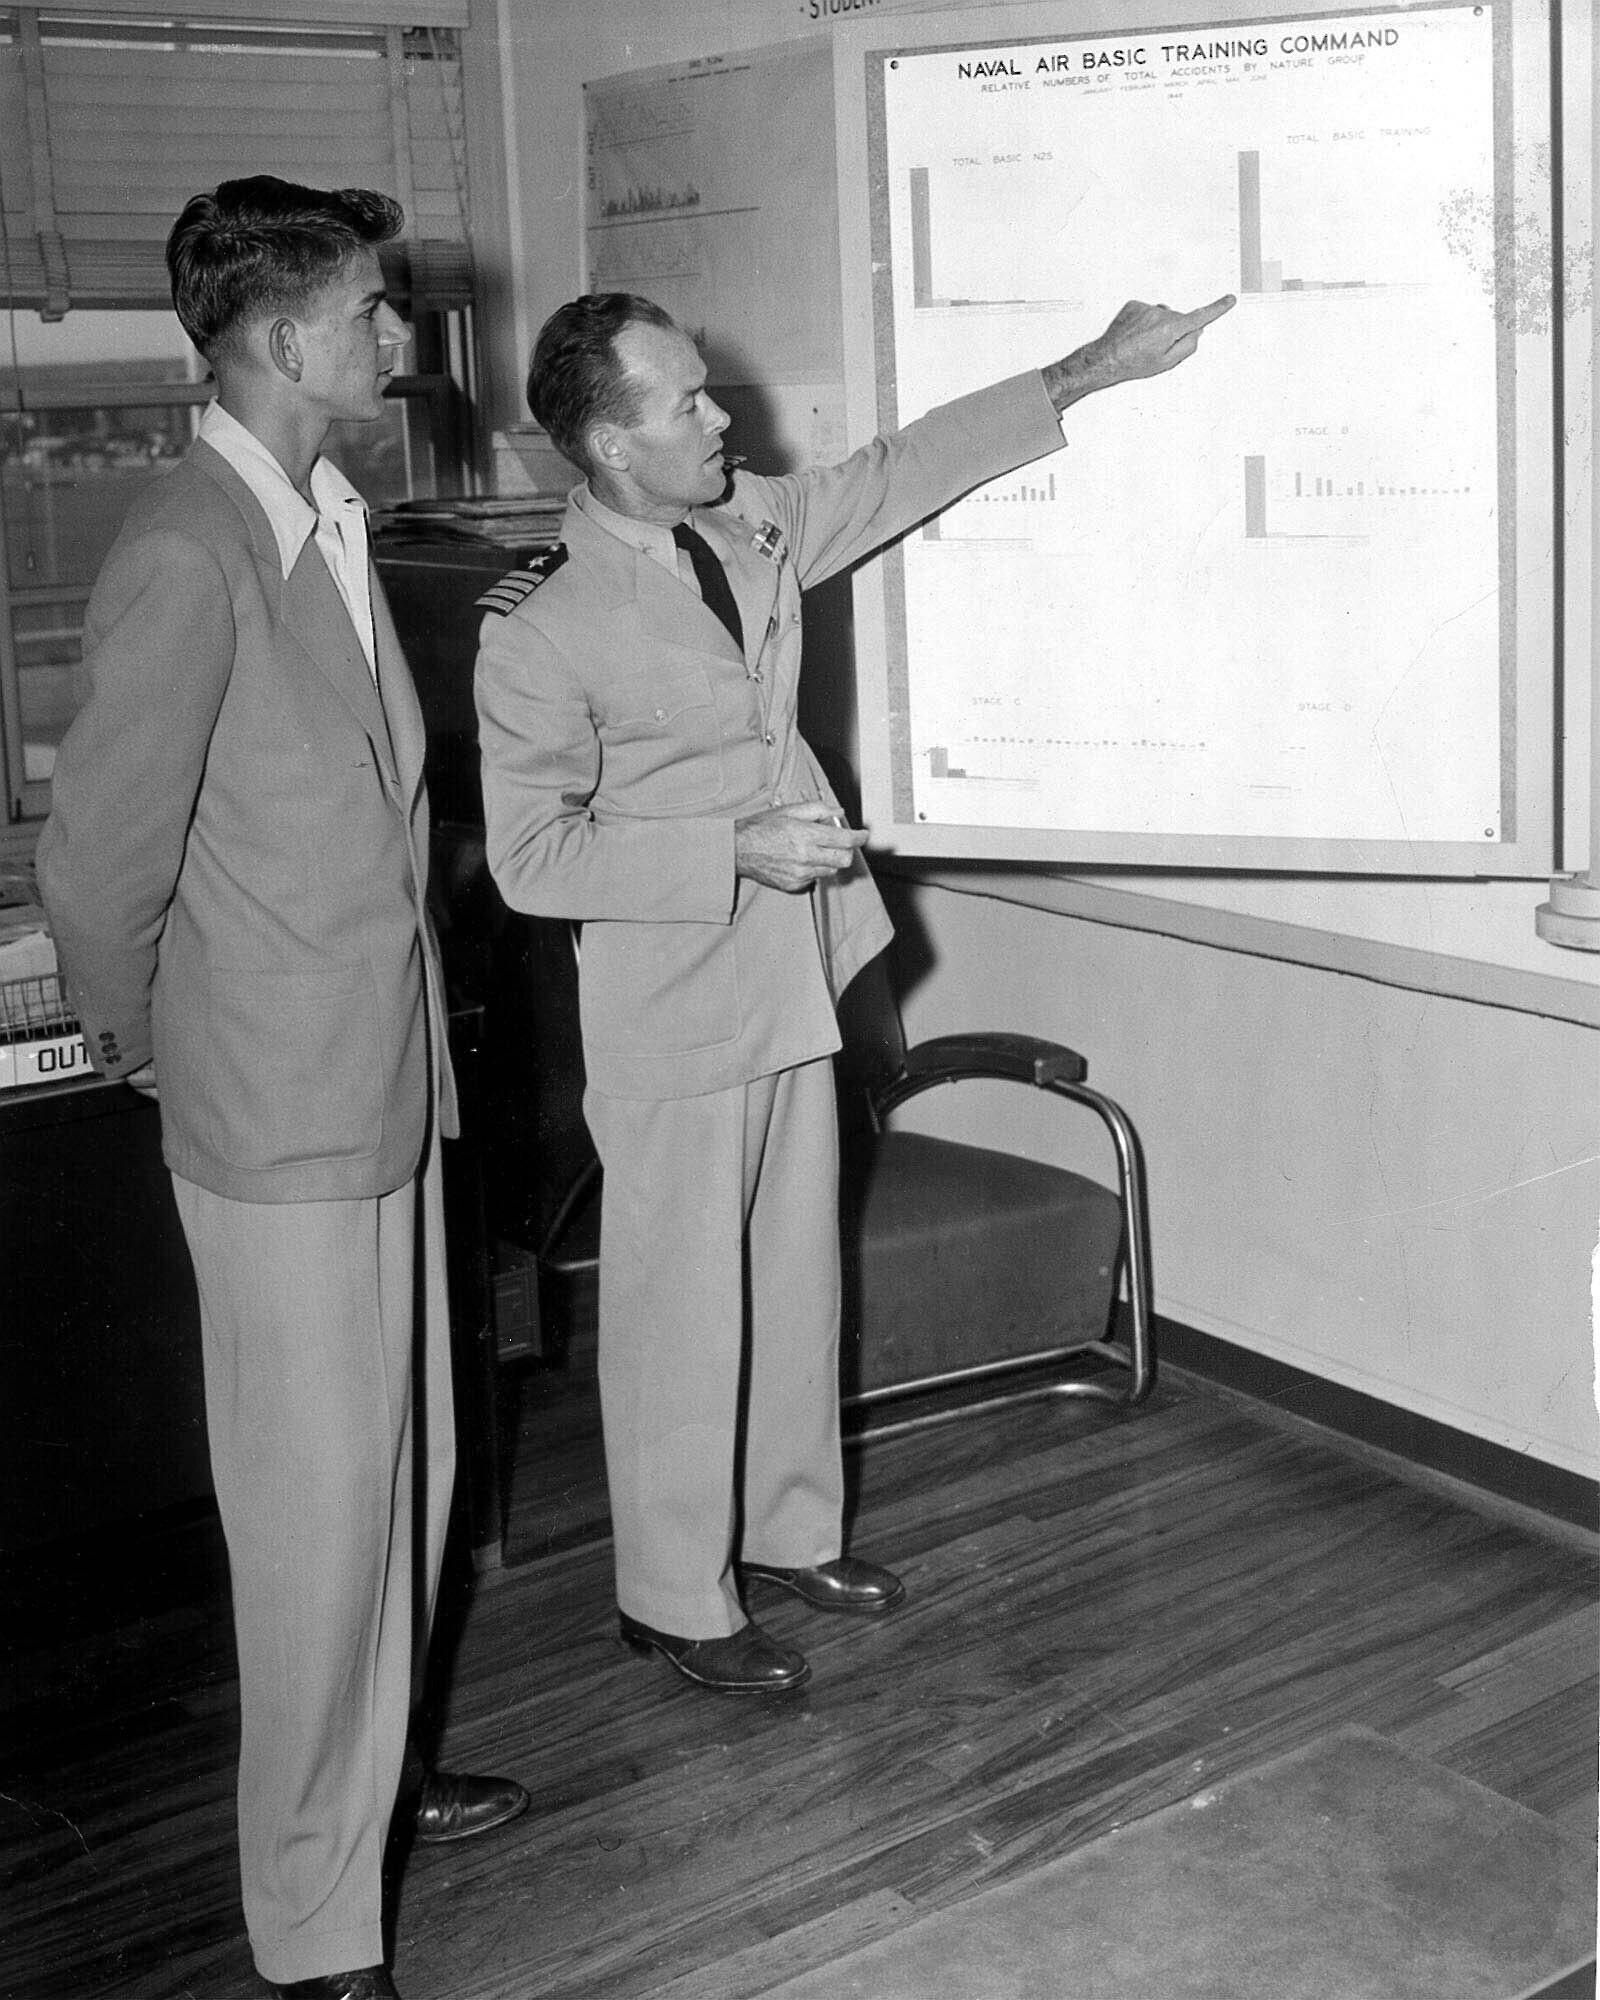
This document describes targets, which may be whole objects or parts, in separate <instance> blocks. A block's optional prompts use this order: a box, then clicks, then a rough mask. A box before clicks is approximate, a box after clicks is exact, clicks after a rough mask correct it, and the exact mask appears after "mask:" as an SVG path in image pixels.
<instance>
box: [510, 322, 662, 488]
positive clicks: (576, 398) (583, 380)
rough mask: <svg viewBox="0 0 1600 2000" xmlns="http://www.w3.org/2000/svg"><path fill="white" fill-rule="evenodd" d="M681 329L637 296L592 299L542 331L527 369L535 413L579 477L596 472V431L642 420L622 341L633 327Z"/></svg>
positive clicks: (530, 397)
mask: <svg viewBox="0 0 1600 2000" xmlns="http://www.w3.org/2000/svg"><path fill="white" fill-rule="evenodd" d="M677 325H678V322H677V321H676V320H675V319H674V318H673V317H672V315H671V313H669V312H666V311H665V310H663V308H662V307H660V306H658V305H657V304H656V302H655V300H654V299H645V298H640V297H639V295H638V294H637V293H636V292H585V294H584V295H583V297H582V298H581V299H573V300H571V301H570V302H569V303H568V304H567V305H564V306H558V307H557V308H556V310H555V311H554V312H553V313H552V314H551V315H550V317H549V318H548V319H547V320H546V321H545V323H544V325H543V326H542V327H541V328H540V329H539V338H538V339H537V340H536V341H535V342H534V344H533V359H532V361H531V362H530V363H529V366H528V408H529V409H530V410H531V411H532V412H533V418H534V422H535V423H538V424H542V425H543V426H544V428H545V430H546V431H548V432H549V434H550V442H551V443H552V444H553V445H554V446H555V448H556V450H557V451H559V452H560V453H561V454H562V456H563V457H564V458H569V459H571V461H572V463H573V464H574V465H575V466H577V468H578V470H579V471H580V472H588V471H589V470H590V465H589V443H588V438H589V431H590V429H591V427H592V426H593V425H595V424H597V423H610V424H621V425H628V424H634V423H637V422H638V420H639V409H640V403H639V385H638V383H637V382H635V381H634V379H633V377H632V376H631V375H630V374H629V373H628V371H627V369H626V368H625V367H624V366H623V364H622V362H621V361H620V360H619V359H618V358H617V335H618V334H619V333H621V332H622V331H623V329H624V328H625V327H630V326H660V327H671V328H672V329H673V330H674V331H676V330H677Z"/></svg>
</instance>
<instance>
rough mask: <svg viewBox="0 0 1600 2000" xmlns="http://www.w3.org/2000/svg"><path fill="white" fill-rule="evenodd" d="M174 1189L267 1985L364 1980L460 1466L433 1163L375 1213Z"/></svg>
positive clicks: (249, 1893) (252, 1906) (250, 1887)
mask: <svg viewBox="0 0 1600 2000" xmlns="http://www.w3.org/2000/svg"><path fill="white" fill-rule="evenodd" d="M173 1185H174V1190H175V1193H176V1196H177V1203H178V1212H179V1215H180V1217H181V1218H182V1222H183V1227H184V1233H185V1235H186V1236H187V1238H188V1241H189V1249H190V1253H191V1257H192V1259H193V1263H194V1269H195V1278H196V1282H197V1285H198V1289H199V1295H200V1325H201V1338H202V1343H203V1353H204V1363H205V1390H206V1418H207V1426H208V1431H209V1439H210V1450H211V1465H212V1473H213V1477H214V1480H215V1484H216V1490H217V1501H218V1506H219V1508H220V1511H221V1515H222V1525H223V1532H224V1534H225V1536H226V1538H227V1544H228V1562H229V1569H230V1573H231V1578H232V1588H233V1616H234V1630H235V1635H236V1638H237V1642H238V1654H239V1704H240V1753H239V1863H240V1877H241V1884H242V1888H243V1896H244V1910H245V1921H246V1925H247V1927H248V1930H249V1933H250V1942H251V1946H252V1949H253V1951H254V1953H255V1961H256V1966H257V1969H258V1970H259V1971H260V1972H261V1974H262V1976H263V1977H264V1978H266V1979H269V1980H274V1981H282V1982H288V1981H292V1980H297V1979H306V1978H310V1977H312V1976H313V1975H315V1974H318V1973H326V1972H335V1971H341V1970H346V1969H348V1968H350V1967H353V1966H360V1965H375V1964H378V1963H379V1962H381V1960H382V1959H383V1956H384V1949H383V1926H382V1916H383V1912H382V1863H383V1851H384V1845H385V1841H386V1839H387V1836H388V1830H389V1821H390V1816H391V1814H392V1812H393V1808H394V1802H395V1793H396V1789H397V1787H398V1784H399V1781H400V1771H401V1762H402V1758H403V1757H404V1754H405V1748H406V1740H407V1731H408V1727H409V1722H410V1715H411V1708H412V1702H413V1695H414V1689H415V1687H416V1685H417V1684H418V1681H419V1677H420V1669H421V1662H422V1657H423V1654H424V1651H425V1648H426V1642H427V1631H428V1626H429V1623H430V1621H431V1619H432V1615H433V1605H434V1597H435V1592H436V1589H437V1585H438V1579H439V1567H440V1562H441V1559H442V1557H443V1552H444V1536H445V1527H446V1523H447V1520H448V1515H449V1507H450V1491H451V1483H452V1479H453V1476H454V1465H455V1440H454V1428H453V1421H452V1413H451V1395H450V1354H449V1316H448V1302H447V1299H446V1294H445V1280H444V1222H443V1212H442V1205H441V1190H440V1173H439V1164H438V1148H437V1146H436V1145H435V1146H434V1147H433V1148H432V1152H431V1157H430V1159H429V1161H428V1164H427V1167H426V1169H425V1171H422V1172H421V1173H419V1176H418V1178H417V1179H416V1180H415V1181H412V1182H408V1183H407V1184H406V1185H405V1186H404V1187H401V1188H399V1189H397V1190H396V1191H395V1192H394V1193H392V1194H388V1195H384V1196H381V1197H378V1198H375V1199H372V1200H358V1201H319V1202H284V1203H279V1202H240V1201H231V1200H228V1199H226V1198H225V1197H223V1196H221V1195H216V1194H212V1193H211V1192H210V1191H209V1190H207V1189H205V1188H201V1187H197V1186H195V1185H194V1184H193V1183H192V1182H189V1181H185V1180H182V1179H180V1178H178V1177H177V1176H176V1175H175V1176H174V1177H173Z"/></svg>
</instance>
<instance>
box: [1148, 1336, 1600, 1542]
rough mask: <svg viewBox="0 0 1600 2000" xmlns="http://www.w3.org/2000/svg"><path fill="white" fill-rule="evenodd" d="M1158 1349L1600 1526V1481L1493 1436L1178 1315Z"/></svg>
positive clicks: (1564, 1516)
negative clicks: (1328, 1377)
mask: <svg viewBox="0 0 1600 2000" xmlns="http://www.w3.org/2000/svg"><path fill="white" fill-rule="evenodd" d="M1156 1353H1157V1355H1158V1357H1159V1366H1160V1367H1161V1368H1167V1367H1171V1368H1172V1369H1174V1370H1177V1371H1179V1372H1182V1373H1185V1374H1189V1375H1192V1376H1195V1377H1197V1378H1198V1379H1199V1380H1201V1381H1203V1382H1209V1383H1212V1384H1214V1385H1215V1386H1216V1387H1218V1388H1222V1389H1226V1390H1229V1391H1230V1392H1232V1393H1233V1394H1235V1395H1239V1396H1244V1397H1247V1398H1248V1399H1249V1400H1250V1401H1252V1402H1257V1403H1263V1404H1267V1405H1270V1406H1271V1407H1272V1408H1273V1409H1275V1410H1278V1411H1280V1412H1282V1413H1283V1414H1284V1415H1285V1416H1289V1417H1293V1418H1297V1419H1298V1420H1300V1421H1301V1422H1303V1423H1307V1424H1314V1425H1316V1426H1317V1427H1318V1428H1320V1429H1322V1430H1328V1431H1333V1432H1336V1433H1337V1434H1338V1435H1339V1436H1340V1437H1343V1438H1347V1439H1349V1440H1351V1441H1352V1442H1353V1443H1356V1444H1359V1445H1362V1446H1364V1447H1366V1448H1368V1449H1370V1450H1372V1451H1375V1452H1381V1453H1383V1454H1384V1455H1385V1456H1387V1457H1389V1458H1392V1459H1397V1460H1402V1461H1404V1463H1405V1464H1406V1465H1407V1466H1410V1467H1414V1468H1416V1469H1417V1470H1419V1471H1422V1472H1426V1473H1431V1474H1434V1475H1437V1476H1438V1477H1440V1478H1443V1479H1448V1480H1451V1481H1454V1482H1457V1483H1459V1484H1460V1485H1463V1486H1467V1487H1473V1488H1476V1489H1477V1490H1478V1491H1479V1492H1480V1493H1481V1494H1483V1495H1485V1496H1486V1497H1489V1498H1492V1499H1493V1500H1495V1501H1498V1502H1502V1503H1506V1504H1509V1505H1510V1506H1513V1507H1516V1508H1519V1509H1527V1510H1531V1511H1532V1512H1533V1513H1535V1514H1541V1515H1545V1516H1547V1517H1548V1518H1549V1520H1550V1521H1551V1522H1553V1523H1561V1524H1563V1525H1565V1526H1567V1527H1573V1528H1581V1529H1583V1530H1584V1531H1585V1532H1586V1533H1588V1534H1591V1535H1593V1534H1596V1533H1600V1483H1597V1482H1596V1481H1595V1480H1592V1479H1586V1478H1585V1477H1584V1476H1583V1475H1582V1474H1581V1473H1577V1472H1569V1471H1568V1470H1567V1469H1566V1468H1565V1467H1564V1466H1559V1465H1550V1464H1547V1463H1546V1462H1545V1461H1544V1460H1543V1459H1538V1458H1530V1457H1529V1456H1528V1455H1527V1454H1526V1453H1525V1452H1520V1451H1512V1450H1511V1449H1509V1447H1507V1446H1505V1445H1499V1444H1490V1443H1489V1442H1487V1441H1486V1440H1485V1439H1483V1438H1478V1437H1473V1436H1472V1435H1471V1433H1470V1432H1467V1431H1460V1430H1456V1429H1455V1428H1454V1427H1453V1426H1452V1425H1449V1424H1441V1423H1439V1422H1437V1421H1436V1420H1435V1419H1434V1418H1432V1417H1419V1416H1417V1415H1416V1414H1415V1413H1414V1412H1413V1411H1411V1410H1402V1409H1400V1408H1398V1407H1397V1406H1396V1405H1395V1404H1393V1403H1385V1402H1383V1401H1382V1400H1381V1399H1380V1398H1378V1397H1376V1396H1368V1395H1364V1394H1363V1393H1362V1392H1361V1391H1360V1390H1358V1389H1347V1388H1344V1387H1343V1386H1342V1385H1341V1384H1340V1383H1337V1382H1328V1381H1325V1380H1323V1378H1322V1377H1320V1376H1317V1375H1308V1374H1307V1373H1305V1371H1304V1370H1303V1369H1299V1368H1295V1367H1292V1366H1290V1364H1289V1363H1287V1362H1284V1361H1277V1360H1273V1359H1272V1358H1271V1357H1269V1356H1267V1355H1264V1354H1257V1353H1254V1352H1253V1351H1252V1350H1251V1349H1249V1348H1246V1347H1239V1346H1236V1345H1235V1344H1234V1343H1233V1342H1232V1341H1228V1340H1219V1339H1218V1338H1217V1336H1216V1335H1215V1334H1211V1333H1201V1332H1199V1331H1198V1330H1197V1329H1196V1328H1194V1327H1192V1326H1185V1325H1183V1324H1182V1323H1181V1322H1180V1321H1178V1320H1170V1319H1165V1318H1162V1317H1159V1316H1158V1318H1157V1321H1156Z"/></svg>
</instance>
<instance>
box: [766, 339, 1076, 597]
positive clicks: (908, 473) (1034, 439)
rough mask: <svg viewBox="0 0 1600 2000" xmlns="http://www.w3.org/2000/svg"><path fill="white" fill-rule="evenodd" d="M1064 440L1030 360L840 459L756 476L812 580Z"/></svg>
mask: <svg viewBox="0 0 1600 2000" xmlns="http://www.w3.org/2000/svg"><path fill="white" fill-rule="evenodd" d="M1060 449H1061V419H1060V417H1059V416H1058V415H1057V413H1056V410H1055V407H1054V405H1053V404H1052V403H1051V401H1050V398H1049V396H1048V395H1047V394H1046V393H1045V386H1044V380H1043V377H1042V376H1041V375H1040V374H1039V372H1038V370H1037V369H1034V370H1030V371H1029V372H1028V373H1027V374H1025V375H1017V376H1013V377H1011V378H1010V379H1009V380H1007V381H1004V382H998V383H995V384H994V385H993V386H992V387H990V388H987V389H979V390H977V391H976V392H975V393H974V394H972V395H970V396H962V397H959V398H958V399H957V400H956V401H955V402H953V403H944V404H942V405H941V406H940V407H939V408H938V409H936V410H930V411H929V412H928V414H927V415H926V416H924V417H919V418H918V419H917V421H916V422H915V423H912V424H907V425H906V427H905V429H904V430H900V431H892V432H889V433H886V434H885V435H884V436H881V437H875V438H874V439H873V440H872V441H871V443H870V444H866V445H863V446H862V447H861V449H860V450H859V451H857V452H853V453H852V454H851V455H850V457H849V458H847V459H845V460H844V461H843V462H842V463H841V464H839V465H833V466H826V467H819V468H816V469H814V470H812V471H809V472H800V473H794V474H791V475H789V476H788V477H786V478H782V479H770V480H757V481H752V482H750V483H751V484H752V485H755V486H759V488H760V489H761V492H762V496H763V501H764V504H766V505H768V506H770V507H771V508H772V509H773V510H774V511H775V513H776V514H777V516H778V518H779V525H780V526H781V527H782V528H783V530H784V533H785V535H786V536H787V537H788V542H789V547H790V549H791V551H792V552H793V556H794V562H795V568H796V573H797V575H798V577H799V580H800V584H801V587H802V588H803V589H809V588H810V586H811V585H812V584H815V583H821V582H822V581H823V580H824V579H825V578H827V577H830V576H833V575H836V574H837V572H838V571H840V570H841V569H846V568H848V567H849V565H850V564H851V563H853V562H857V561H859V560H860V559H861V557H863V556H865V555H870V554H871V553H872V551H873V550H874V549H878V548H881V547H882V546H883V545H884V544H885V543H886V542H891V541H893V540H894V539H895V537H896V536H897V535H902V534H904V533H905V531H906V530H907V529H908V528H910V527H914V526H915V524H916V523H917V522H918V521H922V520H926V519H927V517H928V516H929V515H930V514H936V513H937V512H938V511H939V509H940V508H941V507H947V506H949V504H950V503H951V501H952V500H956V499H959V497H960V496H961V495H962V494H963V493H967V492H970V491H971V489H972V488H973V487H974V486H981V485H982V484H983V483H984V481H985V480H988V479H995V478H998V477H999V475H1000V474H1001V473H1002V472H1009V471H1011V470H1012V469H1013V468H1014V467H1015V466H1019V465H1027V464H1029V463H1030V462H1031V461H1032V460H1034V459H1036V458H1042V457H1044V456H1045V454H1046V453H1048V452H1052V451H1059V450H1060ZM743 478H744V475H742V474H741V475H740V479H741V481H742V480H743Z"/></svg>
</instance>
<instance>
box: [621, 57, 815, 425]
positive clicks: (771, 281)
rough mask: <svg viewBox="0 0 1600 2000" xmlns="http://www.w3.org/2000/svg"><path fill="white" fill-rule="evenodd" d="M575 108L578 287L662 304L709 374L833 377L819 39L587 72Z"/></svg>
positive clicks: (788, 379) (747, 378)
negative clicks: (580, 128) (581, 141)
mask: <svg viewBox="0 0 1600 2000" xmlns="http://www.w3.org/2000/svg"><path fill="white" fill-rule="evenodd" d="M584 118H585V146H586V153H587V190H586V205H585V227H584V250H585V259H586V265H587V284H588V288H589V290H591V291H597V292H602V291H627V292H641V293H643V294H644V295H645V297H647V298H651V299H654V300H655V301H656V303H657V304H658V305H661V306H664V307H665V308H666V310H667V311H668V312H670V313H671V314H672V315H673V317H674V318H675V319H676V320H677V321H678V323H679V324H680V325H681V326H683V327H685V328H686V329H687V330H688V331H689V332H690V333H691V334H693V335H694V337H695V338H696V339H697V340H699V341H701V342H702V344H703V346H704V350H705V354H706V360H707V364H708V366H709V367H710V370H711V379H712V381H713V383H730V382H733V383H755V382H761V383H786V384H800V385H810V384H813V383H827V384H834V383H837V381H838V379H839V372H840V358H839V249H838V230H837V225H836V222H835V219H834V206H833V201H834V188H833V78H832V73H831V68H830V61H829V55H828V51H827V48H826V45H825V44H822V43H818V42H811V43H796V44H794V45H792V46H790V47H787V48H775V49H763V50H757V51H753V52H751V53H749V54H745V55H735V56H717V57H710V58H707V59H705V60H704V61H693V62H686V63H675V64H670V65H665V66H662V67H658V68H655V69H649V70H639V71H636V72H633V73H631V74H629V75H626V76H617V77H609V78H606V79H604V80H603V81H599V82H594V83H588V84H585V85H584Z"/></svg>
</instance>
